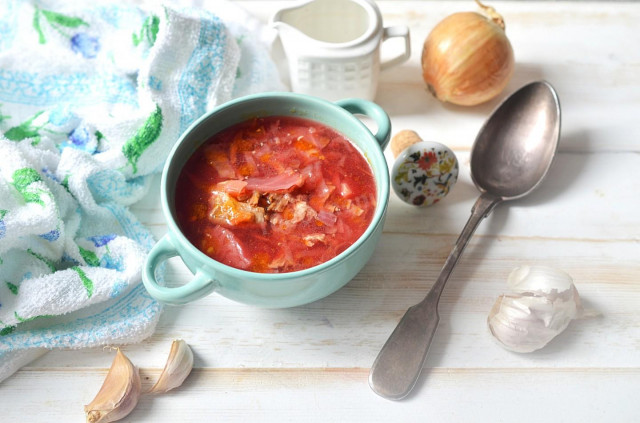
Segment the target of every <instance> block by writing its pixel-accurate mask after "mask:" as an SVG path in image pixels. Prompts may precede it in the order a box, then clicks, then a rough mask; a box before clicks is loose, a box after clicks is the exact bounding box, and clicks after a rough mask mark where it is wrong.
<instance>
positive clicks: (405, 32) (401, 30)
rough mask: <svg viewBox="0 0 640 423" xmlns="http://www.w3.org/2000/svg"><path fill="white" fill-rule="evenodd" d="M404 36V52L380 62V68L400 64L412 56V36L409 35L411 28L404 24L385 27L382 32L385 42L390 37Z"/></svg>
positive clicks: (383, 68)
mask: <svg viewBox="0 0 640 423" xmlns="http://www.w3.org/2000/svg"><path fill="white" fill-rule="evenodd" d="M395 37H402V38H404V52H402V53H401V54H399V55H397V56H396V57H394V58H393V59H389V60H387V61H385V62H382V63H381V64H380V69H381V70H385V69H389V68H390V67H392V66H395V65H399V64H400V63H403V62H406V61H407V60H409V57H410V56H411V36H410V35H409V28H407V27H406V26H404V25H399V26H390V27H387V28H385V29H384V32H383V33H382V42H385V41H386V40H388V39H389V38H395Z"/></svg>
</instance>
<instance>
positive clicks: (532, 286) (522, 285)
mask: <svg viewBox="0 0 640 423" xmlns="http://www.w3.org/2000/svg"><path fill="white" fill-rule="evenodd" d="M507 285H508V286H509V288H510V289H511V290H512V291H513V292H517V293H519V294H525V293H532V294H539V295H550V294H552V293H553V292H554V291H555V292H557V293H558V294H560V293H564V292H567V291H572V290H573V288H574V286H573V278H572V277H571V276H569V274H568V273H566V272H563V271H562V270H560V269H555V268H553V267H548V266H520V267H517V268H515V269H513V271H511V273H510V274H509V276H508V278H507Z"/></svg>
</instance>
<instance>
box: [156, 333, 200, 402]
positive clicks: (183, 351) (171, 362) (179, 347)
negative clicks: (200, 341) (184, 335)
mask: <svg viewBox="0 0 640 423" xmlns="http://www.w3.org/2000/svg"><path fill="white" fill-rule="evenodd" d="M191 369H193V351H191V348H189V345H188V344H187V343H186V342H185V341H184V340H182V339H180V340H175V341H173V343H172V344H171V351H169V358H168V359H167V363H166V364H165V366H164V369H163V370H162V373H161V374H160V377H159V378H158V381H157V382H156V383H155V385H153V387H152V388H151V389H150V390H149V391H148V392H147V393H150V394H156V393H162V392H167V391H170V390H171V389H174V388H177V387H178V386H180V385H182V383H183V382H184V380H185V379H186V378H187V376H189V373H191Z"/></svg>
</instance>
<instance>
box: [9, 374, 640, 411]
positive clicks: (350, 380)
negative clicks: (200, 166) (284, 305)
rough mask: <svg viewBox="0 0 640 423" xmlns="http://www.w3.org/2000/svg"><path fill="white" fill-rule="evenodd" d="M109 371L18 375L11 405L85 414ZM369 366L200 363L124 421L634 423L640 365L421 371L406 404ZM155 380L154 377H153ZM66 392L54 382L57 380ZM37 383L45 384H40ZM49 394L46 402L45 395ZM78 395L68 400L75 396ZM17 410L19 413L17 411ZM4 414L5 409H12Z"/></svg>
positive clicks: (10, 401) (12, 392) (143, 400)
mask: <svg viewBox="0 0 640 423" xmlns="http://www.w3.org/2000/svg"><path fill="white" fill-rule="evenodd" d="M105 373H106V369H100V370H97V369H96V370H94V369H91V370H78V371H65V370H56V369H52V370H47V371H42V370H40V369H33V370H29V371H23V372H20V373H18V374H17V375H16V376H15V377H14V380H13V381H12V382H13V383H12V387H11V389H7V387H6V386H3V385H0V395H2V397H3V399H4V400H5V401H6V404H18V403H19V404H20V409H21V410H20V414H19V415H20V416H23V417H22V418H21V419H20V420H12V421H24V422H26V421H28V422H30V423H38V422H43V423H44V422H51V421H64V422H80V421H84V416H83V410H82V406H83V404H84V403H88V402H89V401H90V400H91V399H92V398H93V395H94V392H97V389H98V388H99V386H100V384H101V383H102V378H103V377H104V375H105ZM367 375H368V370H367V369H357V368H355V369H345V370H340V371H335V370H331V369H327V370H325V369H318V370H295V369H281V370H270V369H250V368H249V369H219V370H196V371H194V373H193V374H192V375H191V376H190V378H189V379H187V381H186V382H185V384H184V385H183V386H182V387H181V388H180V389H178V390H175V391H173V392H170V393H168V394H166V395H163V396H153V397H143V398H142V399H141V401H140V403H139V405H138V407H137V408H136V409H135V410H134V411H133V413H132V414H130V415H129V416H128V417H127V418H125V419H123V420H121V421H122V422H123V423H126V422H140V421H149V422H155V423H162V422H171V423H173V422H176V421H184V422H186V421H188V422H211V421H217V422H229V421H244V422H246V421H259V422H282V421H286V422H300V421H305V422H385V423H386V422H392V421H393V422H405V421H406V422H408V421H418V420H419V421H435V422H452V423H454V422H469V421H473V422H478V421H486V422H489V421H491V422H493V421H498V422H515V421H517V422H522V423H528V422H532V423H533V422H541V421H550V422H559V421H561V422H566V423H578V422H591V423H600V422H601V423H605V422H606V423H608V422H629V423H631V422H635V421H638V420H639V419H640V408H638V407H637V392H638V389H639V388H640V372H639V371H638V370H637V369H636V370H625V369H610V368H607V369H589V370H583V369H561V370H557V369H516V370H514V369H498V370H495V371H493V370H489V371H487V370H483V369H446V370H441V371H432V372H429V373H425V374H423V375H422V376H421V378H420V380H419V382H418V387H417V388H416V392H414V393H413V394H412V395H411V396H410V397H409V398H408V399H406V400H405V401H403V402H402V403H394V402H390V401H387V400H384V399H382V398H380V397H378V396H376V395H375V394H374V393H373V392H372V391H371V390H369V388H368V387H367ZM154 377H155V376H154ZM51 380H55V381H56V383H57V384H59V385H64V386H65V387H66V389H64V390H62V389H46V387H47V385H49V386H51V385H50V381H51ZM31 381H38V382H40V384H39V385H36V386H33V384H32V382H31ZM43 398H46V400H42V399H43ZM71 398H72V399H73V400H70V399H71ZM12 414H13V415H15V416H18V414H17V413H12ZM5 415H6V414H5Z"/></svg>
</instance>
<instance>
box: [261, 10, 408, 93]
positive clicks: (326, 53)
mask: <svg viewBox="0 0 640 423" xmlns="http://www.w3.org/2000/svg"><path fill="white" fill-rule="evenodd" d="M271 25H272V26H273V27H275V28H276V29H277V30H278V33H279V35H280V40H281V41H282V46H283V48H284V52H285V54H286V56H287V61H288V65H289V66H288V68H289V77H290V78H291V89H292V90H293V91H294V92H299V93H304V94H310V95H315V96H318V97H321V98H324V99H327V100H331V101H333V100H338V99H341V98H348V97H359V98H363V99H366V100H373V98H374V97H375V94H376V89H377V86H378V77H379V74H380V70H384V69H387V68H389V67H391V66H394V65H397V64H400V63H402V62H404V61H406V60H407V59H408V58H409V56H410V54H411V47H410V40H409V29H408V28H407V27H406V26H393V27H386V28H385V27H383V25H382V15H381V14H380V10H379V9H378V7H377V6H376V4H375V2H374V1H373V0H303V1H302V2H297V3H296V4H295V5H293V6H290V7H287V8H284V9H281V10H279V11H278V12H276V13H275V15H274V16H273V17H272V19H271ZM392 37H402V38H404V41H405V42H404V51H403V52H402V53H401V54H399V55H397V56H395V57H394V58H392V59H390V60H388V61H385V62H384V63H380V45H381V44H382V43H383V42H384V41H385V40H387V39H389V38H392Z"/></svg>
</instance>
